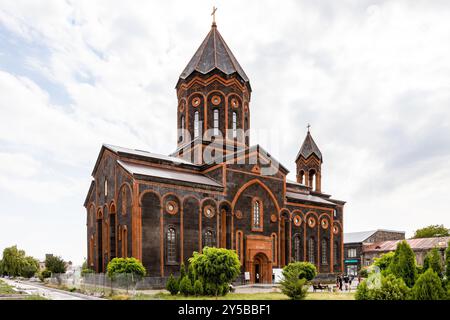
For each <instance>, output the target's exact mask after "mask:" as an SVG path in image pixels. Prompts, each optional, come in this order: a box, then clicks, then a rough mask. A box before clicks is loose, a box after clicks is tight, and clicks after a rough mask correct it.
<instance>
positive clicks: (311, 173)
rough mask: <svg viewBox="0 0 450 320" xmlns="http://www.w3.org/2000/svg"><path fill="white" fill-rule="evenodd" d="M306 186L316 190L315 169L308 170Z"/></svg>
mask: <svg viewBox="0 0 450 320" xmlns="http://www.w3.org/2000/svg"><path fill="white" fill-rule="evenodd" d="M308 183H309V184H308V186H309V187H311V188H312V190H316V170H314V169H311V170H309V181H308Z"/></svg>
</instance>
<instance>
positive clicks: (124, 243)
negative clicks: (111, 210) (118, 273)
mask: <svg viewBox="0 0 450 320" xmlns="http://www.w3.org/2000/svg"><path fill="white" fill-rule="evenodd" d="M127 257H128V230H127V226H123V227H122V258H127Z"/></svg>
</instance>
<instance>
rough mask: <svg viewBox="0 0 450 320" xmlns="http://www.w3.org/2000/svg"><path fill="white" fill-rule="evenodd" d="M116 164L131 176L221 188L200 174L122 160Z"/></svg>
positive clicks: (218, 184)
mask: <svg viewBox="0 0 450 320" xmlns="http://www.w3.org/2000/svg"><path fill="white" fill-rule="evenodd" d="M117 163H118V164H119V165H120V166H121V167H122V168H124V169H125V170H126V171H127V172H128V173H130V174H132V175H137V176H146V177H153V178H160V179H164V180H172V181H182V182H188V183H193V184H199V185H205V186H211V187H219V188H221V187H222V185H221V184H220V183H218V182H216V181H215V180H213V179H211V178H209V177H207V176H205V175H203V174H200V173H190V172H182V171H178V170H177V171H175V170H170V169H166V168H159V167H152V166H147V165H142V164H135V163H130V162H126V161H122V160H117Z"/></svg>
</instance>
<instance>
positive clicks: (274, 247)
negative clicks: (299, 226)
mask: <svg viewBox="0 0 450 320" xmlns="http://www.w3.org/2000/svg"><path fill="white" fill-rule="evenodd" d="M272 263H273V264H276V263H277V235H276V234H274V233H273V234H272Z"/></svg>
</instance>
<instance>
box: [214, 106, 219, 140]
mask: <svg viewBox="0 0 450 320" xmlns="http://www.w3.org/2000/svg"><path fill="white" fill-rule="evenodd" d="M213 134H214V135H215V136H218V135H219V110H218V109H214V132H213Z"/></svg>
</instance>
